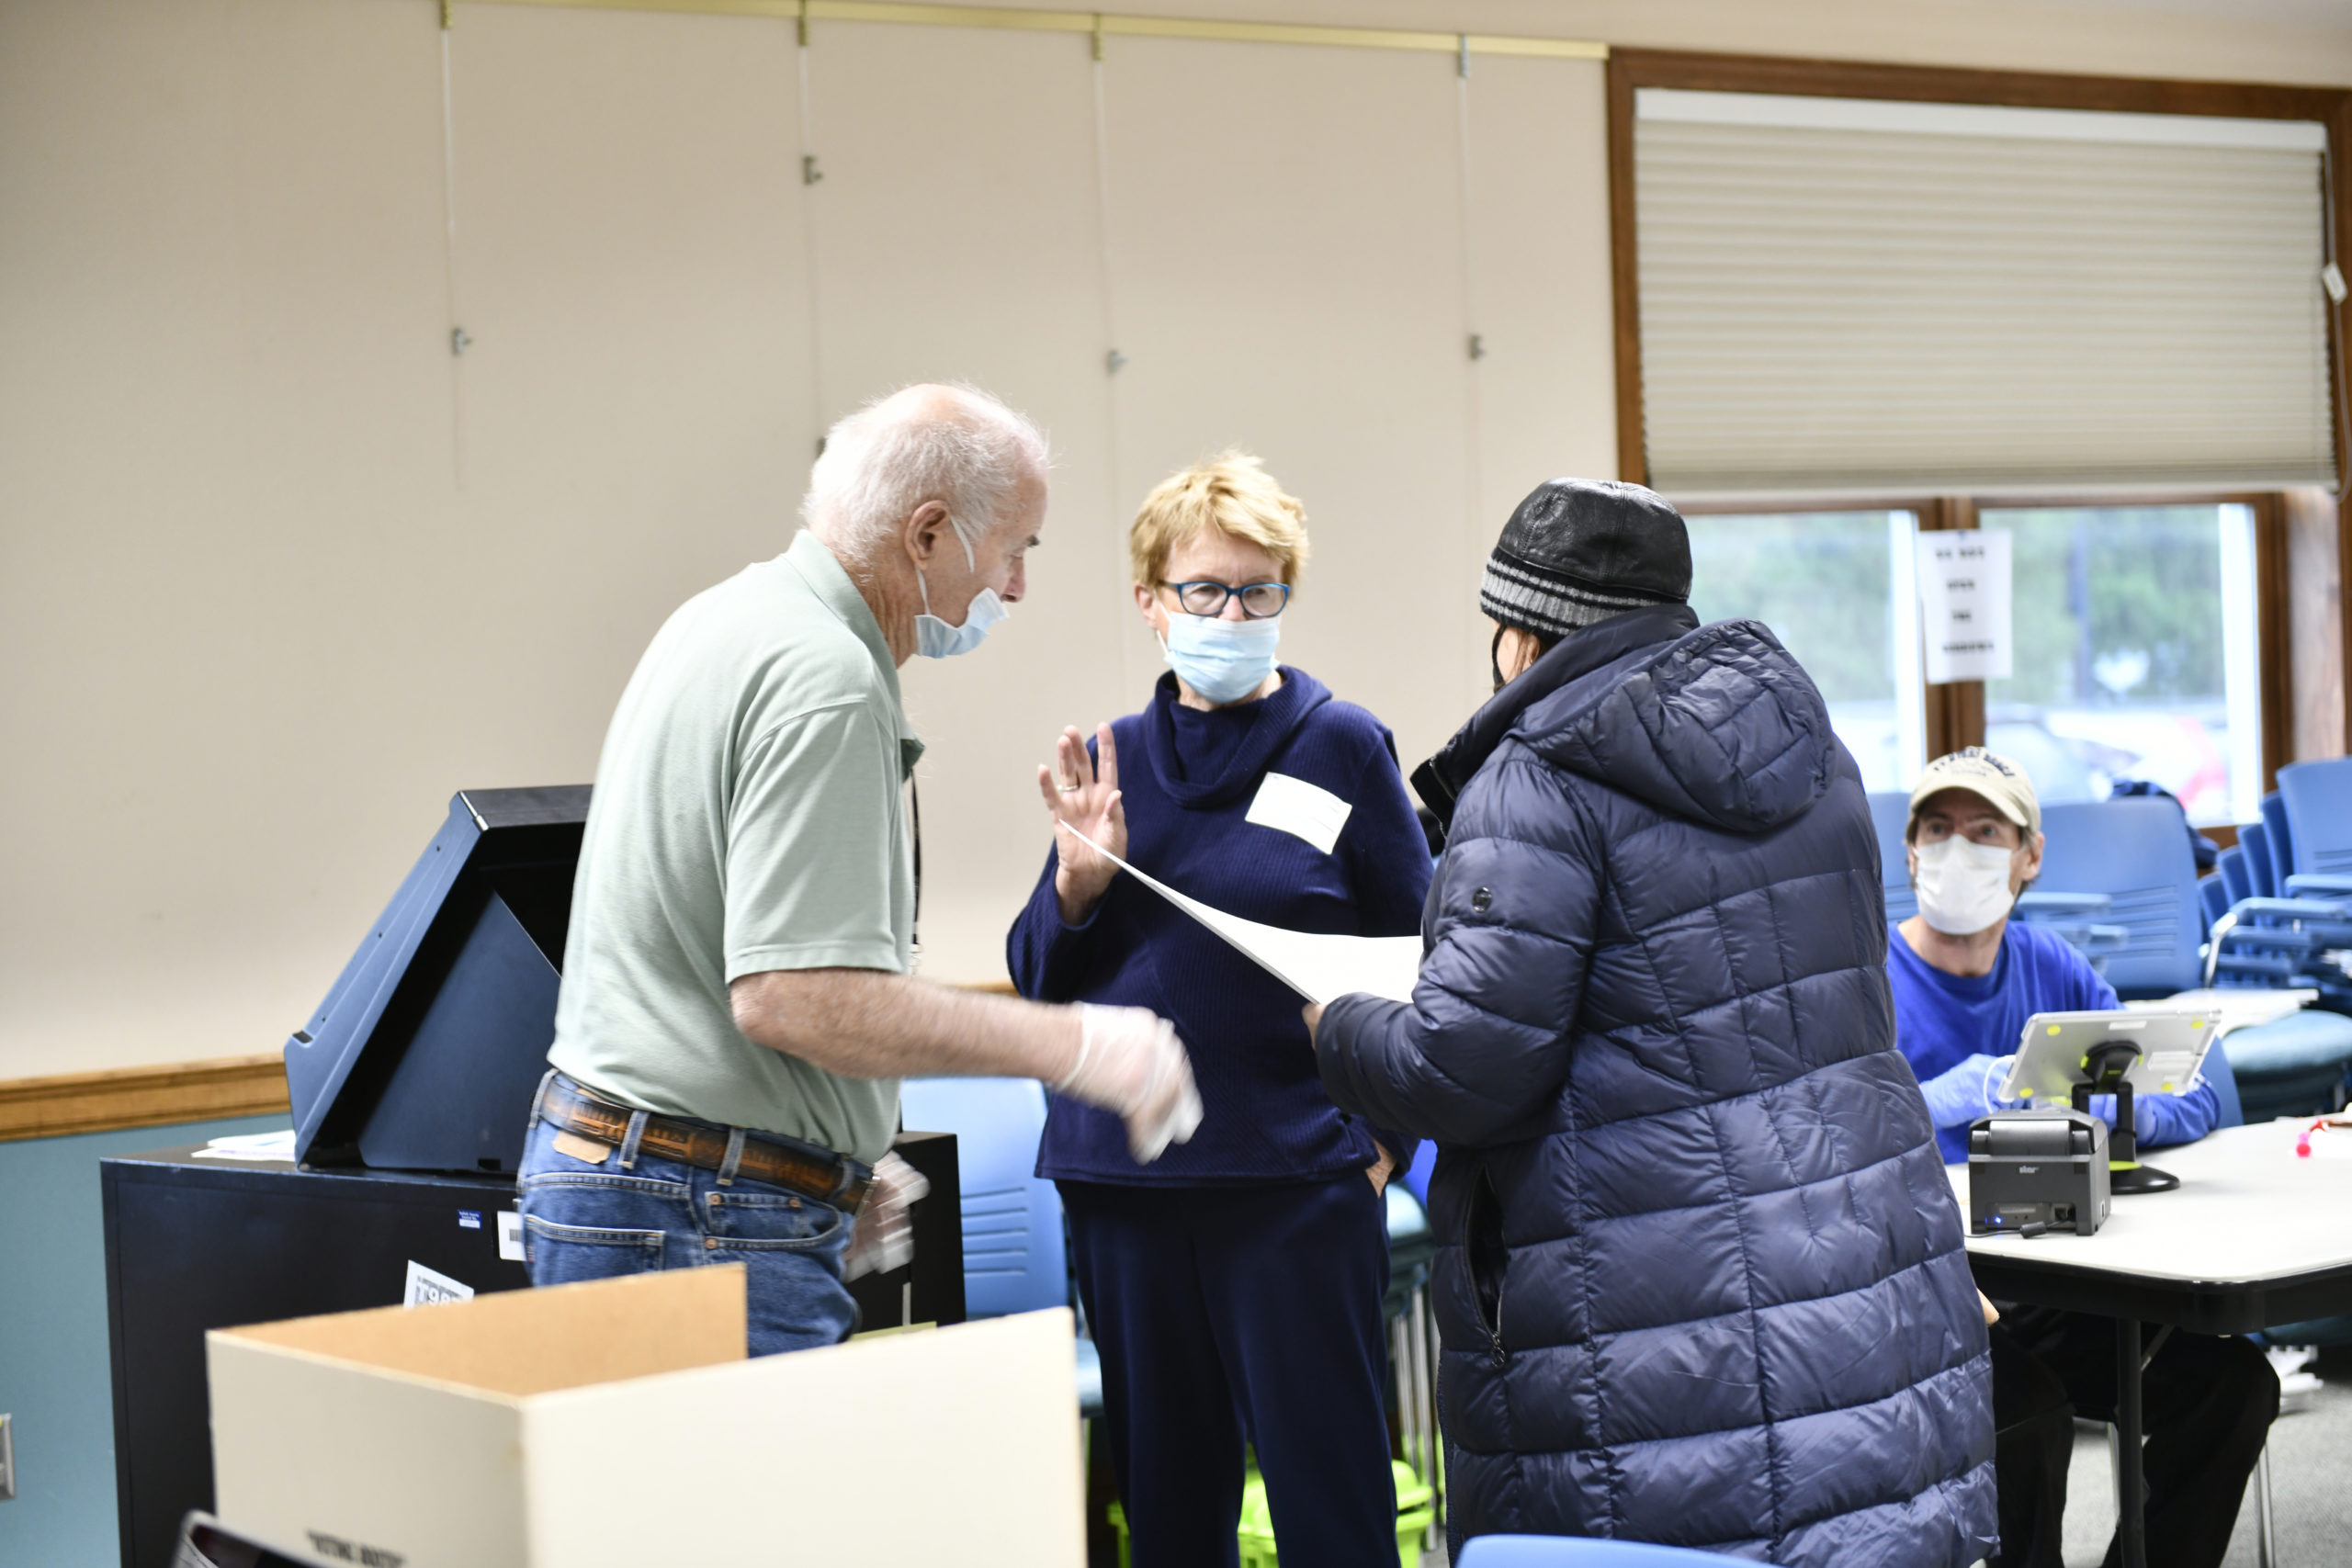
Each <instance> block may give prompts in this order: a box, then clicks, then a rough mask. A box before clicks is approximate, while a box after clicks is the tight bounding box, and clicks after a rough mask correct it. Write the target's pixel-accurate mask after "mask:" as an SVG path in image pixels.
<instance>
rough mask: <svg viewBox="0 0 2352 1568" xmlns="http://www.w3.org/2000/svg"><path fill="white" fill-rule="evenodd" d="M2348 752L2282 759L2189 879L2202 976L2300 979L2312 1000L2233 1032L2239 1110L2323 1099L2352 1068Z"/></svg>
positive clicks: (2275, 984) (2326, 1104)
mask: <svg viewBox="0 0 2352 1568" xmlns="http://www.w3.org/2000/svg"><path fill="white" fill-rule="evenodd" d="M2348 808H2352V762H2347V761H2327V762H2297V763H2291V764H2290V765H2289V766H2287V767H2284V768H2281V769H2280V770H2279V771H2278V790H2277V791H2276V792H2274V793H2273V794H2271V795H2269V796H2268V797H2267V798H2266V799H2265V800H2264V801H2263V803H2262V819H2261V820H2260V821H2258V822H2249V823H2246V824H2245V825H2244V826H2242V827H2241V828H2239V829H2238V841H2237V842H2236V843H2235V844H2234V845H2233V846H2231V847H2230V848H2228V849H2226V850H2223V851H2222V854H2221V858H2220V860H2219V862H2218V863H2216V865H2215V867H2214V874H2212V875H2211V876H2209V877H2207V878H2206V879H2205V881H2204V883H2203V884H2202V885H2201V886H2199V895H2200V908H2201V910H2202V912H2203V913H2204V914H2205V915H2206V916H2207V918H2208V922H2209V930H2208V935H2207V942H2206V947H2205V963H2204V970H2203V975H2204V979H2205V983H2206V984H2208V985H2211V986H2216V987H2222V988H2224V989H2233V988H2243V987H2258V988H2267V989H2274V990H2276V989H2301V990H2311V991H2313V992H2316V993H2317V994H2318V999H2319V1005H2318V1007H2316V1008H2313V1009H2311V1010H2306V1011H2303V1012H2300V1013H2296V1014H2293V1015H2291V1016H2290V1017H2287V1018H2282V1019H2280V1020H2278V1021H2277V1022H2276V1023H2270V1024H2265V1025H2263V1026H2261V1027H2260V1028H2259V1029H2257V1030H2240V1031H2238V1032H2236V1033H2235V1034H2233V1035H2232V1036H2231V1041H2230V1059H2231V1062H2232V1064H2233V1066H2235V1067H2236V1068H2237V1073H2238V1079H2239V1084H2240V1089H2241V1092H2242V1094H2243V1096H2244V1098H2245V1106H2246V1117H2247V1120H2249V1121H2256V1122H2259V1121H2267V1120H2269V1119H2270V1118H2272V1117H2275V1116H2296V1115H2305V1114H2312V1113H2316V1112H2319V1111H2332V1110H2335V1109H2336V1108H2337V1107H2338V1106H2341V1105H2342V1104H2343V1103H2344V1095H2345V1088H2346V1072H2347V1071H2348V1070H2352V976H2347V975H2346V972H2345V969H2344V967H2343V965H2342V964H2340V963H2338V962H2337V961H2336V960H2335V958H2334V957H2332V956H2331V955H2332V954H2335V953H2342V952H2346V951H2347V950H2352V809H2348Z"/></svg>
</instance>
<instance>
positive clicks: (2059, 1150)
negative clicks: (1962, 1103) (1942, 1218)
mask: <svg viewBox="0 0 2352 1568" xmlns="http://www.w3.org/2000/svg"><path fill="white" fill-rule="evenodd" d="M2107 1203H2108V1168H2107V1123H2106V1122H2102V1121H2100V1120H2099V1119H2098V1117H2096V1116H2092V1115H2089V1114H2087V1113H2086V1112H2084V1111H2064V1110H2060V1109H2057V1108H2055V1107H2052V1108H2051V1109H2048V1110H2037V1111H1998V1112H1996V1113H1995V1114H1993V1115H1991V1116H1987V1117H1985V1119H1984V1120H1982V1121H1980V1122H1976V1123H1975V1124H1974V1125H1973V1126H1971V1127H1970V1128H1969V1129H1968V1225H1969V1229H1970V1230H1972V1231H1973V1232H1974V1233H1975V1234H1976V1235H2001V1234H2002V1233H2004V1232H2015V1233H2018V1234H2019V1235H2041V1233H2042V1232H2043V1231H2046V1230H2068V1231H2073V1232H2074V1233H2075V1235H2090V1234H2091V1233H2092V1232H2094V1231H2096V1230H2098V1227H2099V1226H2101V1225H2102V1224H2106V1223H2107Z"/></svg>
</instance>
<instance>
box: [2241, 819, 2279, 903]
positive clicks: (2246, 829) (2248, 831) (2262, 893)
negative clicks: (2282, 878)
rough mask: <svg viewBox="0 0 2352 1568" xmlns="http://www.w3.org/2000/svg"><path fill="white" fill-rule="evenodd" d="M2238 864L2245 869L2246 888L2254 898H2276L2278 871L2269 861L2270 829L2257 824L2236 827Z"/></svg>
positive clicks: (2243, 824) (2245, 823)
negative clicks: (2240, 853)
mask: <svg viewBox="0 0 2352 1568" xmlns="http://www.w3.org/2000/svg"><path fill="white" fill-rule="evenodd" d="M2238 848H2239V849H2240V850H2242V851H2244V852H2245V853H2244V854H2242V855H2241V856H2240V857H2239V861H2238V863H2239V864H2241V865H2243V866H2244V867H2245V881H2246V886H2247V888H2248V889H2249V890H2250V891H2251V892H2252V893H2253V895H2254V897H2256V898H2276V897H2278V867H2277V866H2275V865H2273V864H2272V863H2271V860H2270V829H2268V828H2267V827H2265V826H2264V825H2263V824H2261V823H2259V822H2243V823H2240V824H2239V825H2238Z"/></svg>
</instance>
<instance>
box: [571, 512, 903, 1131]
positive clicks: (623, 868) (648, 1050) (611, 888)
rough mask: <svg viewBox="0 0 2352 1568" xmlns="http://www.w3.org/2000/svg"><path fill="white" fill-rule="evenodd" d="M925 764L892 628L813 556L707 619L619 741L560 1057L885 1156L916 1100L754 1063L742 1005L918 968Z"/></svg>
mask: <svg viewBox="0 0 2352 1568" xmlns="http://www.w3.org/2000/svg"><path fill="white" fill-rule="evenodd" d="M921 754H922V741H920V740H917V739H915V738H914V737H913V736H912V735H910V734H909V733H908V731H907V718H906V712H905V709H904V708H903V707H902V706H901V705H900V704H899V672H898V669H897V667H896V666H895V665H894V664H893V663H892V662H891V659H890V649H889V646H888V644H887V643H885V642H884V641H883V640H882V628H881V626H879V625H877V624H876V621H875V619H874V614H873V612H872V611H871V610H869V609H868V608H867V607H866V604H865V599H864V598H862V597H861V596H860V595H859V593H858V592H857V589H856V587H855V586H854V584H853V583H852V582H851V581H850V580H849V574H848V573H847V572H845V571H843V570H842V567H841V563H840V562H838V561H836V560H835V559H834V558H833V556H832V552H831V551H830V550H828V549H826V548H825V547H824V546H823V545H820V544H819V543H818V542H817V540H816V538H815V537H814V536H811V535H809V534H805V533H804V534H802V535H801V536H799V537H798V538H797V539H795V540H794V541H793V542H792V547H791V548H790V549H788V550H786V552H785V553H784V554H783V555H780V556H778V557H776V558H775V559H774V560H768V561H762V562H761V563H759V564H758V565H756V566H751V567H746V568H744V569H743V570H741V571H740V572H738V573H737V574H736V575H735V576H733V577H731V578H729V579H728V580H727V581H725V582H722V583H720V584H718V586H717V587H715V588H712V589H709V590H707V591H706V592H702V593H700V594H697V595H696V596H695V597H694V598H693V599H690V600H688V601H687V602H686V603H685V604H684V605H683V606H681V607H680V609H679V610H678V612H677V613H676V614H675V615H672V616H671V617H670V619H669V622H668V624H666V625H665V626H662V630H661V631H660V632H659V633H658V634H657V635H656V636H655V637H654V638H653V643H652V646H651V647H650V648H648V649H646V650H645V657H644V658H643V659H641V660H639V661H638V666H637V673H636V674H634V675H632V676H631V677H630V678H629V682H628V690H627V691H625V692H623V693H622V694H621V701H620V706H619V708H618V709H617V710H616V711H615V713H614V715H613V725H612V728H611V730H610V731H608V732H607V733H606V735H605V750H604V755H603V757H602V759H601V760H600V761H598V762H597V764H596V793H595V795H594V799H593V801H592V802H591V804H590V806H589V809H588V827H587V834H586V838H585V839H584V840H583V841H582V844H581V848H580V872H579V876H578V879H577V881H576V882H575V883H574V884H573V887H572V896H571V935H570V936H569V938H567V940H566V942H565V947H564V962H563V987H562V991H561V995H560V1000H559V1001H558V1003H557V1006H556V1023H555V1046H554V1048H553V1049H552V1050H551V1051H550V1052H549V1053H548V1060H550V1061H551V1062H553V1063H554V1064H555V1066H558V1067H560V1068H561V1069H562V1070H563V1071H564V1072H566V1073H568V1074H570V1075H571V1077H574V1078H577V1079H578V1080H579V1081H580V1082H582V1083H583V1084H586V1085H587V1086H588V1087H590V1088H591V1089H597V1090H599V1091H601V1092H602V1093H604V1094H605V1095H607V1096H609V1097H611V1098H613V1099H615V1100H623V1101H626V1102H627V1103H628V1104H631V1105H636V1106H640V1107H642V1108H644V1109H646V1110H648V1111H663V1112H667V1113H669V1114H672V1115H680V1116H696V1117H700V1118H702V1119H703V1120H705V1121H708V1122H725V1123H728V1124H729V1125H735V1126H744V1127H752V1128H756V1129H759V1130H762V1131H765V1132H773V1133H783V1134H788V1135H789V1136H792V1137H795V1138H800V1139H804V1140H806V1141H808V1142H809V1143H812V1144H820V1145H824V1146H825V1147H827V1148H830V1149H835V1150H838V1151H840V1152H842V1153H844V1154H849V1155H854V1156H856V1157H857V1158H859V1159H862V1160H865V1161H866V1162H868V1163H869V1164H870V1163H871V1162H873V1161H875V1160H876V1159H879V1158H880V1157H881V1156H882V1155H883V1154H884V1152H885V1151H887V1150H888V1148H889V1146H890V1138H891V1135H892V1134H894V1133H895V1132H896V1131H897V1129H898V1117H899V1082H898V1080H897V1079H896V1078H846V1077H841V1076H839V1075H838V1074H834V1073H829V1072H827V1071H825V1070H824V1069H823V1068H821V1067H818V1066H812V1065H810V1064H809V1063H808V1062H804V1061H802V1060H800V1059H799V1058H798V1057H796V1056H787V1055H783V1054H782V1053H780V1052H776V1051H771V1050H769V1049H767V1048H766V1047H765V1046H762V1045H754V1044H753V1043H752V1042H751V1041H749V1040H747V1039H745V1038H744V1037H743V1035H742V1033H741V1031H739V1030H738V1029H737V1028H736V1027H735V1015H734V1012H733V1010H732V1008H731V1006H730V1005H729V999H728V991H727V987H728V983H729V981H731V980H733V979H735V978H736V977H737V976H741V975H752V974H757V973H760V972H762V971H763V970H770V969H827V968H845V969H888V970H892V971H896V972H899V973H902V974H903V973H904V972H905V971H906V969H907V967H908V961H909V956H910V952H911V950H912V944H913V936H914V870H913V855H912V851H911V846H910V842H909V840H908V833H907V824H906V816H905V812H904V809H903V806H902V795H901V793H900V791H901V787H902V786H903V784H905V781H906V778H907V775H908V774H909V773H910V772H911V771H912V770H913V768H914V763H915V759H916V757H918V756H919V755H921Z"/></svg>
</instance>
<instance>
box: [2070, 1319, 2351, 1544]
mask: <svg viewBox="0 0 2352 1568" xmlns="http://www.w3.org/2000/svg"><path fill="white" fill-rule="evenodd" d="M2311 1370H2312V1371H2316V1372H2318V1373H2319V1375H2320V1378H2321V1380H2322V1384H2323V1386H2322V1387H2321V1389H2320V1391H2319V1393H2318V1396H2317V1397H2316V1399H2315V1400H2314V1401H2313V1402H2312V1404H2311V1406H2310V1407H2309V1408H2308V1409H2304V1410H2300V1411H2292V1412H2290V1413H2288V1414H2286V1415H2282V1416H2279V1417H2278V1425H2277V1426H2275V1427H2272V1428H2271V1429H2270V1507H2271V1518H2272V1520H2273V1521H2274V1523H2275V1524H2276V1525H2277V1527H2278V1540H2277V1542H2276V1544H2275V1548H2274V1551H2275V1555H2274V1557H2273V1564H2274V1568H2337V1565H2338V1564H2341V1563H2344V1562H2352V1350H2328V1351H2325V1352H2324V1353H2323V1354H2322V1357H2321V1359H2320V1360H2319V1362H2318V1363H2317V1364H2316V1365H2315V1366H2314V1367H2312V1369H2311ZM2114 1533H2115V1483H2114V1480H2113V1472H2112V1471H2111V1470H2110V1469H2109V1460H2108V1451H2107V1429H2106V1428H2105V1427H2093V1426H2087V1425H2085V1426H2081V1427H2077V1428H2076V1434H2075V1466H2074V1470H2073V1472H2072V1473H2071V1474H2070V1475H2069V1476H2068V1477H2067V1482H2066V1548H2065V1550H2066V1564H2067V1568H2098V1564H2099V1562H2100V1560H2101V1559H2102V1558H2103V1557H2104V1556H2105V1555H2106V1552H2107V1543H2108V1540H2109V1537H2111V1536H2112V1535H2113V1534H2114ZM2261 1561H2262V1559H2261V1557H2260V1554H2259V1551H2258V1548H2257V1544H2256V1528H2255V1494H2254V1488H2253V1487H2252V1486H2251V1485H2249V1486H2248V1487H2247V1488H2246V1496H2245V1506H2243V1507H2241V1508H2240V1509H2239V1510H2238V1528H2237V1533H2236V1535H2234V1536H2233V1537H2232V1538H2231V1540H2230V1555H2229V1558H2228V1561H2227V1564H2226V1568H2257V1565H2258V1564H2259V1563H2260V1562H2261Z"/></svg>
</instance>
